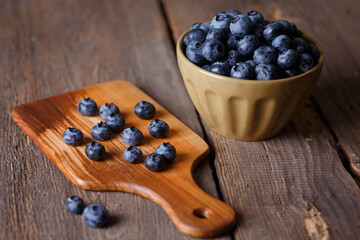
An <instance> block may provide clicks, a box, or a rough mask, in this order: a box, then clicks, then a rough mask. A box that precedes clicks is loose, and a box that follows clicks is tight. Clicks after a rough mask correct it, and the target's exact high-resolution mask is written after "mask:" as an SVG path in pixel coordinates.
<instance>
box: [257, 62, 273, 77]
mask: <svg viewBox="0 0 360 240" xmlns="http://www.w3.org/2000/svg"><path fill="white" fill-rule="evenodd" d="M255 75H256V80H272V79H276V77H277V69H276V67H275V66H274V65H272V64H259V65H257V66H256V67H255Z"/></svg>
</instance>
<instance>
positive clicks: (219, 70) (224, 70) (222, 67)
mask: <svg viewBox="0 0 360 240" xmlns="http://www.w3.org/2000/svg"><path fill="white" fill-rule="evenodd" d="M210 72H213V73H216V74H220V75H224V76H229V75H230V65H229V64H228V63H226V62H215V63H213V64H212V65H211V67H210Z"/></svg>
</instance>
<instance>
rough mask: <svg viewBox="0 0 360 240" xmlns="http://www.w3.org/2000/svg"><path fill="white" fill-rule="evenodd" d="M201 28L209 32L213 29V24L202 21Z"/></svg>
mask: <svg viewBox="0 0 360 240" xmlns="http://www.w3.org/2000/svg"><path fill="white" fill-rule="evenodd" d="M199 29H202V30H204V31H205V32H207V33H208V32H209V31H210V30H211V25H210V23H202V24H201V25H200V27H199Z"/></svg>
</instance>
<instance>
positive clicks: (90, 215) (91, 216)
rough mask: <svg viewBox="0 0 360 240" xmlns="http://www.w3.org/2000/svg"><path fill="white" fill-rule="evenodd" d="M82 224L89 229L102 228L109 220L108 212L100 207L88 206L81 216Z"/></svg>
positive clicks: (95, 205)
mask: <svg viewBox="0 0 360 240" xmlns="http://www.w3.org/2000/svg"><path fill="white" fill-rule="evenodd" d="M82 217H83V220H84V222H85V223H86V224H87V225H89V226H91V227H96V228H97V227H103V226H105V224H106V222H107V221H108V219H109V213H108V211H107V210H106V209H105V208H104V207H103V206H101V205H98V204H90V205H89V206H87V207H86V208H85V209H84V212H83V214H82Z"/></svg>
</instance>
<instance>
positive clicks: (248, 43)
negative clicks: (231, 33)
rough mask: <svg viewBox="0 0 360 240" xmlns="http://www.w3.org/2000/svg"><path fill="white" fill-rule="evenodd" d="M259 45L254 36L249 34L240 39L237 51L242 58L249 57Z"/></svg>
mask: <svg viewBox="0 0 360 240" xmlns="http://www.w3.org/2000/svg"><path fill="white" fill-rule="evenodd" d="M258 45H259V40H258V38H257V37H256V36H255V35H252V34H249V35H246V36H245V37H244V38H243V39H241V40H240V41H239V42H238V44H237V51H238V52H239V53H240V54H241V55H242V56H250V55H251V54H252V53H253V52H254V51H255V49H256V48H257V47H258Z"/></svg>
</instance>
